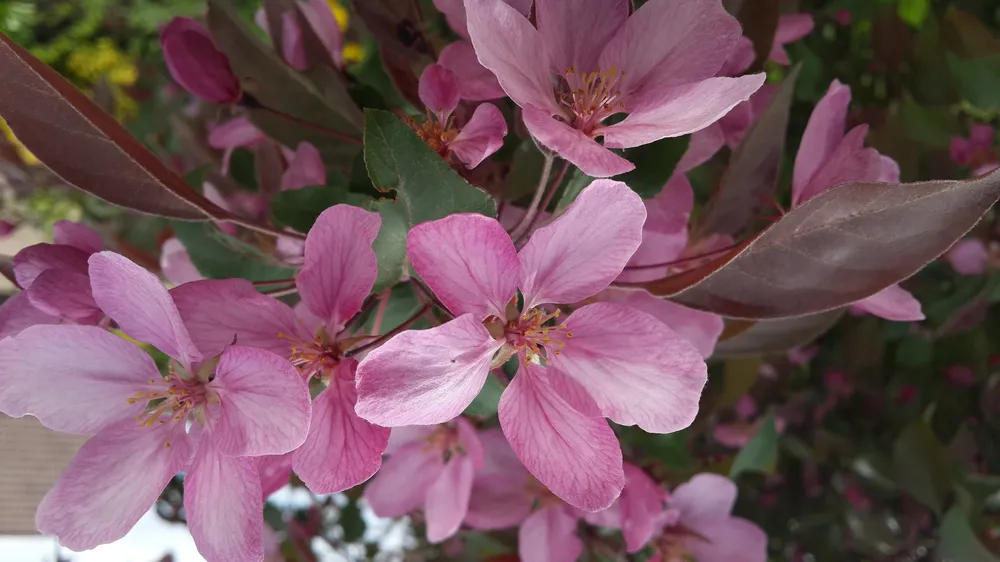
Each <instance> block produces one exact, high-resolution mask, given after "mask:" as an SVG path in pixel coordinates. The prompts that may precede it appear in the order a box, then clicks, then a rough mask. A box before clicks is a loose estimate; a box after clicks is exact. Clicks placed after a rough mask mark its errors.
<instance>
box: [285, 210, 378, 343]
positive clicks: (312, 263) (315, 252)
mask: <svg viewBox="0 0 1000 562" xmlns="http://www.w3.org/2000/svg"><path fill="white" fill-rule="evenodd" d="M381 225H382V217H380V216H379V215H378V214H377V213H373V212H371V211H366V210H364V209H361V208H358V207H352V206H350V205H334V206H333V207H330V208H329V209H327V210H325V211H323V213H322V214H320V216H319V218H318V219H316V224H314V225H313V227H312V229H310V230H309V234H308V236H307V238H306V258H305V259H306V261H305V267H303V268H302V271H299V274H298V275H296V276H295V284H296V286H298V288H299V294H300V295H302V300H303V301H305V303H306V306H308V307H309V310H310V311H311V312H312V313H313V314H315V315H316V316H319V317H320V318H323V319H324V320H325V321H326V328H327V333H328V334H330V335H331V336H332V335H334V334H336V333H338V332H340V330H342V329H343V328H344V324H345V323H346V322H347V321H348V320H350V319H351V317H352V316H354V314H355V313H357V312H358V310H361V304H362V303H363V302H364V300H365V298H366V297H367V296H368V293H370V292H371V290H372V285H374V284H375V277H377V276H378V259H377V258H376V257H375V252H374V251H373V250H372V243H373V242H374V241H375V237H376V236H378V231H379V227H380V226H381Z"/></svg>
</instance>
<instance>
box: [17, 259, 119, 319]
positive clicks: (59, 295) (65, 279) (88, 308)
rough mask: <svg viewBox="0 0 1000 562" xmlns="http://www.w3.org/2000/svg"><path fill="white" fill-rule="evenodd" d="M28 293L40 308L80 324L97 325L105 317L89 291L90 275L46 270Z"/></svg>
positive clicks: (28, 289) (34, 303)
mask: <svg viewBox="0 0 1000 562" xmlns="http://www.w3.org/2000/svg"><path fill="white" fill-rule="evenodd" d="M25 293H27V295H28V299H29V300H31V304H33V305H34V306H35V308H37V309H38V310H41V311H42V312H44V313H46V314H51V315H53V316H58V317H60V318H65V319H66V320H69V321H71V322H75V323H77V324H97V323H98V322H99V321H100V320H101V318H104V313H103V312H101V309H100V308H98V307H97V303H96V302H94V297H93V296H92V295H91V294H90V278H88V277H87V276H86V275H85V274H83V273H78V272H76V271H66V270H59V269H49V270H46V271H43V272H42V274H41V275H39V276H38V277H36V278H35V282H34V283H32V284H31V286H30V287H28V288H27V290H26V291H25Z"/></svg>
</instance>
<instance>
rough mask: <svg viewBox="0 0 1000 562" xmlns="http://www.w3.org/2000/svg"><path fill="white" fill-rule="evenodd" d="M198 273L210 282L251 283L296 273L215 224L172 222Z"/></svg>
mask: <svg viewBox="0 0 1000 562" xmlns="http://www.w3.org/2000/svg"><path fill="white" fill-rule="evenodd" d="M171 227H172V228H173V230H174V234H175V235H176V236H177V238H179V239H180V241H181V243H182V244H184V247H185V248H186V249H187V251H188V254H189V255H190V256H191V262H192V263H194V266H195V267H196V268H197V269H198V271H199V272H200V273H201V274H202V275H204V276H205V277H207V278H209V279H228V278H231V277H240V278H243V279H247V280H250V281H273V280H276V279H290V278H292V277H294V276H295V270H294V269H290V268H288V267H284V266H282V265H280V264H278V263H276V262H275V261H274V258H272V257H270V256H268V255H266V254H264V253H262V252H261V251H259V250H257V249H256V248H254V247H252V246H250V245H248V244H246V243H244V242H242V241H240V240H238V239H236V238H234V237H232V236H228V235H226V234H224V233H223V232H221V231H220V230H219V229H218V228H217V227H216V226H215V225H214V224H206V223H195V222H181V221H172V222H171Z"/></svg>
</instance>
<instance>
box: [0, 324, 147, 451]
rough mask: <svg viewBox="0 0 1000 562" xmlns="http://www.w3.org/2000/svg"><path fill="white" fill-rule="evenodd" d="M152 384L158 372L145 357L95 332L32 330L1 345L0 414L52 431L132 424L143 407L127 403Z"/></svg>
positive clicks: (55, 328) (51, 328) (110, 336)
mask: <svg viewBox="0 0 1000 562" xmlns="http://www.w3.org/2000/svg"><path fill="white" fill-rule="evenodd" d="M151 380H160V371H159V370H158V369H157V368H156V364H155V363H153V359H152V358H151V357H150V356H149V355H148V354H147V353H146V352H145V351H143V350H142V349H140V348H139V347H137V346H136V345H134V344H132V343H129V342H127V341H125V340H124V339H122V338H120V337H118V336H115V335H114V334H111V333H108V332H107V331H105V330H102V329H101V328H97V327H95V326H32V327H30V328H27V329H25V330H24V331H22V332H21V333H20V334H18V335H16V336H13V337H9V338H7V339H5V340H2V341H0V411H3V412H4V413H5V414H7V415H9V416H13V417H15V418H19V417H21V416H24V415H26V414H31V415H33V416H35V417H36V418H38V420H39V421H40V422H42V425H44V426H46V427H48V428H50V429H54V430H56V431H65V432H69V433H96V432H98V431H100V430H101V429H102V428H104V427H106V426H108V425H109V424H111V423H114V422H117V421H118V420H121V419H132V418H134V417H135V416H137V415H138V414H140V413H141V412H142V410H143V408H144V407H145V403H142V402H136V403H134V404H132V403H129V401H128V400H129V398H131V397H133V396H134V395H135V393H136V392H139V391H144V390H148V388H149V387H148V382H149V381H151ZM56 389H58V390H56Z"/></svg>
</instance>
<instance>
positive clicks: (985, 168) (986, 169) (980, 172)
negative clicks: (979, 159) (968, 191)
mask: <svg viewBox="0 0 1000 562" xmlns="http://www.w3.org/2000/svg"><path fill="white" fill-rule="evenodd" d="M998 168H1000V164H998V163H996V162H990V163H988V164H983V165H982V166H978V167H977V168H976V169H974V170H972V175H971V177H977V176H985V175H986V174H988V173H990V172H992V171H994V170H996V169H998Z"/></svg>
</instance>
